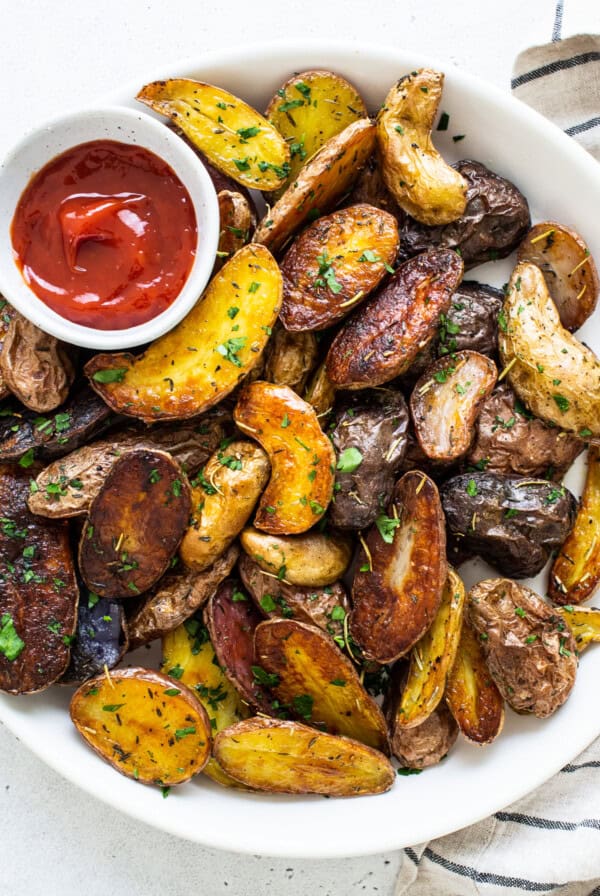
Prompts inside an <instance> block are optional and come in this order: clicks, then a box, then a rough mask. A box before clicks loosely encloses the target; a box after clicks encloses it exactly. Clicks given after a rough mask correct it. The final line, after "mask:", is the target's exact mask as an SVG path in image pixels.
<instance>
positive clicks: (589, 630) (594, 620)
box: [557, 605, 600, 654]
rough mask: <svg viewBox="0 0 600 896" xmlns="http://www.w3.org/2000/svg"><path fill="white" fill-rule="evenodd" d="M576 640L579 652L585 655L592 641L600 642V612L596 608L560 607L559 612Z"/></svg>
mask: <svg viewBox="0 0 600 896" xmlns="http://www.w3.org/2000/svg"><path fill="white" fill-rule="evenodd" d="M557 612H558V613H559V614H560V615H561V616H562V618H563V619H564V621H565V623H566V624H567V626H568V628H569V629H570V631H571V634H572V635H573V637H574V638H575V643H576V644H577V652H578V653H579V654H581V653H583V651H584V650H585V648H586V647H587V646H588V645H589V644H591V643H592V641H600V610H599V609H597V608H596V607H573V606H571V605H568V606H566V607H559V608H558V611H557Z"/></svg>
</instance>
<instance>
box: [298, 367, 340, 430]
mask: <svg viewBox="0 0 600 896" xmlns="http://www.w3.org/2000/svg"><path fill="white" fill-rule="evenodd" d="M335 393H336V388H335V386H334V385H333V383H332V382H331V380H330V379H329V377H328V376H327V367H326V364H325V363H323V364H320V365H319V367H318V368H317V369H316V371H315V373H314V376H312V377H311V379H310V381H309V383H308V385H307V387H306V389H305V391H304V400H305V401H307V402H308V403H309V404H310V405H312V406H313V408H314V409H315V413H316V415H317V417H319V418H323V417H326V416H327V415H328V414H329V412H330V411H331V409H332V407H333V403H334V401H335Z"/></svg>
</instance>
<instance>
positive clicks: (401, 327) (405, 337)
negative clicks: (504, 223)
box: [326, 249, 463, 389]
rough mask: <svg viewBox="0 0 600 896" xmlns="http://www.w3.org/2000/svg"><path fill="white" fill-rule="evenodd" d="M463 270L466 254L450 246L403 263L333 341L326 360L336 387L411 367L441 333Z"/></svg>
mask: <svg viewBox="0 0 600 896" xmlns="http://www.w3.org/2000/svg"><path fill="white" fill-rule="evenodd" d="M462 273H463V263H462V260H461V259H460V257H459V256H458V255H457V254H456V253H455V252H451V251H449V250H445V249H441V250H434V251H432V252H425V253H423V254H422V255H419V256H418V257H417V258H414V259H411V260H410V261H407V262H406V263H405V264H403V265H401V266H400V267H399V268H398V269H397V270H396V273H395V274H394V275H393V276H392V277H391V278H390V280H389V281H388V282H387V284H386V285H385V286H384V288H383V289H382V290H381V291H380V292H379V293H378V294H377V295H375V296H373V297H372V298H371V299H369V301H367V302H366V303H365V304H364V305H363V306H362V308H360V309H359V310H358V311H357V312H356V313H355V314H353V315H352V317H351V318H350V320H349V321H348V322H347V323H346V324H344V326H343V327H342V328H341V330H340V331H339V333H338V334H337V336H336V337H335V339H334V340H333V342H332V344H331V347H330V349H329V352H328V354H327V362H326V366H327V375H328V377H329V379H330V380H331V382H332V383H333V385H334V386H337V387H338V388H343V389H364V388H365V387H367V386H379V385H381V384H382V383H386V382H388V381H389V380H391V379H394V377H396V376H400V374H402V373H404V372H405V371H406V370H408V368H409V367H410V365H411V363H412V362H413V360H414V359H415V357H416V356H417V354H418V353H419V352H420V351H421V349H423V348H424V347H425V346H426V345H427V344H428V343H429V342H430V341H431V340H432V339H433V338H434V336H435V335H436V333H437V329H438V320H439V316H440V314H442V313H444V312H446V311H447V310H448V307H449V306H450V302H451V298H452V293H453V292H454V290H455V289H456V287H457V286H458V284H459V283H460V280H461V277H462Z"/></svg>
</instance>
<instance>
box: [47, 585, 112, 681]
mask: <svg viewBox="0 0 600 896" xmlns="http://www.w3.org/2000/svg"><path fill="white" fill-rule="evenodd" d="M95 599H96V595H94V596H93V598H92V595H91V594H89V592H87V591H84V592H83V593H82V594H81V596H80V598H79V605H78V608H77V628H76V630H75V641H74V643H73V645H72V646H71V657H70V661H69V666H68V668H67V670H66V672H65V673H64V675H63V676H62V678H61V679H60V683H61V684H80V683H81V682H83V681H87V679H88V678H92V677H93V676H94V675H100V674H101V673H102V671H103V670H104V669H105V668H106V669H114V667H115V666H116V665H117V663H119V662H120V661H121V660H122V659H123V657H124V656H125V654H126V652H127V650H128V648H129V637H128V634H127V622H126V620H125V612H124V610H123V606H122V604H119V603H117V602H116V601H114V600H104V599H103V598H100V599H99V600H97V602H96V603H94V600H95Z"/></svg>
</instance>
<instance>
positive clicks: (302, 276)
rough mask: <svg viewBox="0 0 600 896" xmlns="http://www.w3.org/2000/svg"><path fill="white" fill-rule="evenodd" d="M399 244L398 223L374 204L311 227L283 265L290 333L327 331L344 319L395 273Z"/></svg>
mask: <svg viewBox="0 0 600 896" xmlns="http://www.w3.org/2000/svg"><path fill="white" fill-rule="evenodd" d="M399 245H400V242H399V239H398V224H397V223H396V219H395V218H394V217H392V215H390V214H388V213H387V212H383V211H381V210H380V209H377V208H373V206H372V205H352V206H350V207H349V208H343V209H339V210H338V211H335V212H332V213H331V214H330V215H325V216H324V217H322V218H319V219H318V220H317V221H315V222H314V223H313V224H310V225H309V226H308V227H307V228H306V229H305V230H303V231H302V233H301V234H300V236H299V237H297V238H296V239H295V240H294V242H293V243H292V245H291V246H290V248H289V249H288V251H287V252H286V254H285V257H284V259H283V261H282V263H281V273H282V274H283V302H282V305H281V313H280V318H281V322H282V323H283V325H284V327H285V328H286V330H292V331H302V330H324V329H326V328H327V327H331V326H332V325H333V324H334V323H336V321H338V320H341V319H342V318H343V317H346V316H347V315H348V314H349V313H350V311H352V310H353V309H354V308H356V307H357V305H358V304H359V302H362V301H363V300H364V299H365V298H366V297H367V296H368V295H369V293H371V292H373V290H374V289H376V287H377V286H378V285H379V284H380V282H381V281H382V280H383V278H384V277H385V275H386V271H391V270H393V269H392V268H391V267H390V266H391V265H392V264H393V263H394V261H395V259H396V254H397V252H398V246H399Z"/></svg>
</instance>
